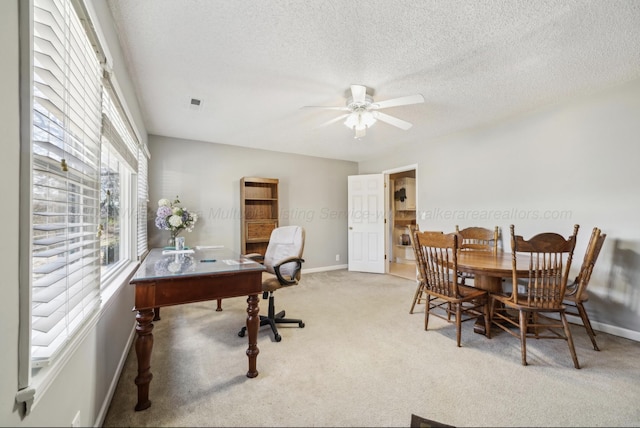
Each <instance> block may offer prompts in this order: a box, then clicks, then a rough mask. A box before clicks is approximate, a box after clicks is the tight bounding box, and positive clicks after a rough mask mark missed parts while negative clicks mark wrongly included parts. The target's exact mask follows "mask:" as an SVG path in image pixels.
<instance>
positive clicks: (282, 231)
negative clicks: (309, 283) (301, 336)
mask: <svg viewBox="0 0 640 428" xmlns="http://www.w3.org/2000/svg"><path fill="white" fill-rule="evenodd" d="M304 238H305V232H304V229H303V228H302V227H300V226H283V227H278V228H276V229H274V230H273V231H272V232H271V236H270V238H269V245H268V246H267V251H266V253H265V255H264V261H263V263H264V266H265V267H266V268H267V272H268V273H270V274H271V276H269V277H268V278H266V279H264V280H263V281H262V292H263V293H262V299H263V300H264V299H266V298H267V297H268V298H269V309H268V314H267V315H266V316H265V315H260V326H263V325H270V326H271V330H272V331H273V334H274V336H275V340H276V342H280V340H282V337H281V336H280V334H279V333H278V328H277V327H276V324H284V323H286V324H298V327H300V328H303V327H304V322H303V321H302V320H299V319H289V318H285V317H284V316H285V312H284V311H280V312H278V313H277V314H276V313H275V305H274V299H273V292H274V291H276V290H278V289H280V288H283V287H290V286H292V285H298V281H299V280H300V272H301V270H302V263H303V262H304V259H303V258H302V252H303V250H304ZM245 257H249V258H252V259H255V260H257V261H262V260H261V259H262V256H261V255H260V254H246V255H245ZM246 330H247V327H246V326H245V327H242V329H241V330H240V331H239V332H238V336H240V337H244V335H245V332H246Z"/></svg>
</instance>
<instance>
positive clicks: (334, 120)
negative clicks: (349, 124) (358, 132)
mask: <svg viewBox="0 0 640 428" xmlns="http://www.w3.org/2000/svg"><path fill="white" fill-rule="evenodd" d="M347 116H349V113H345V114H341V115H340V116H338V117H334V118H333V119H331V120H329V121H327V122H324V123H321V124H320V125H318V126H316V128H322V127H325V126H327V125H331V124H332V123H336V122H338V121H340V120H342V119H344V118H345V117H347Z"/></svg>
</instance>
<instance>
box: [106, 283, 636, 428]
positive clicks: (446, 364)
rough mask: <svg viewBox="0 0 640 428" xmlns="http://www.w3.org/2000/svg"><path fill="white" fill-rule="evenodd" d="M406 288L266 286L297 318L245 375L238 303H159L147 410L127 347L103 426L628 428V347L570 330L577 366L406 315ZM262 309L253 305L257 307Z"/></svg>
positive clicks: (547, 346)
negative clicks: (253, 373) (139, 400)
mask: <svg viewBox="0 0 640 428" xmlns="http://www.w3.org/2000/svg"><path fill="white" fill-rule="evenodd" d="M414 290H415V282H413V281H410V280H407V279H403V278H399V277H396V276H390V275H377V274H364V273H356V272H348V271H345V270H340V271H331V272H319V273H312V274H306V275H304V277H303V282H302V283H301V284H300V285H299V286H298V287H293V288H289V289H286V290H280V291H278V292H277V295H276V306H277V309H278V310H280V309H286V311H287V316H290V317H294V318H302V319H303V320H304V321H305V323H306V327H305V328H303V329H300V328H298V327H297V324H294V325H292V326H283V327H281V328H280V333H281V335H282V342H279V343H276V342H274V341H273V335H272V334H271V332H270V330H269V329H268V327H263V328H262V329H261V331H260V334H259V338H258V346H259V348H260V355H259V356H258V370H259V372H260V374H259V376H258V377H257V378H255V379H249V378H247V377H246V376H245V374H246V372H247V358H246V355H245V350H246V348H247V340H246V337H245V338H240V337H238V336H237V332H238V330H239V329H240V327H242V325H244V319H245V317H246V312H245V310H246V299H244V298H236V299H228V300H224V301H223V307H224V311H223V312H216V311H215V302H204V303H194V304H190V305H182V306H174V307H170V308H163V310H162V320H161V321H158V322H156V323H155V329H154V337H155V343H154V349H153V356H152V361H151V370H152V373H153V375H154V378H153V380H152V382H151V386H150V398H151V401H152V405H151V407H150V408H149V409H147V410H145V411H142V412H135V411H134V410H133V408H134V406H135V403H136V387H135V384H134V378H135V376H136V369H137V361H136V358H135V351H134V349H133V348H132V349H131V351H130V353H129V356H128V359H127V361H126V366H125V368H124V370H123V373H122V377H121V379H120V382H119V384H118V387H117V390H116V392H115V394H114V397H113V400H112V403H111V407H110V409H109V411H108V414H107V415H106V418H105V421H104V426H242V427H251V426H265V427H275V426H290V427H301V426H353V427H355V426H358V427H362V426H381V427H392V426H398V427H408V426H410V423H411V415H412V414H415V415H420V416H421V417H424V418H428V419H431V420H435V421H438V422H441V423H443V424H448V425H453V426H459V427H461V426H607V427H609V426H639V425H640V343H638V342H634V341H630V340H627V339H622V338H619V337H616V336H612V335H608V334H604V333H599V334H598V336H597V340H598V344H599V346H600V348H601V349H602V350H601V351H600V352H596V351H594V350H593V349H592V347H591V343H590V341H589V338H588V336H587V335H586V333H585V332H584V329H583V328H582V327H579V326H574V327H573V328H572V332H573V333H574V340H575V345H576V351H577V353H578V359H579V361H580V364H581V366H582V369H581V370H576V369H574V368H573V364H572V361H571V356H570V354H569V349H568V347H567V345H566V343H565V342H564V341H560V340H539V341H535V340H530V341H528V342H527V343H528V361H529V366H527V367H524V366H522V365H521V364H520V346H519V342H518V341H517V339H515V338H513V337H511V336H509V335H507V334H506V333H500V332H497V331H496V330H494V332H495V334H494V337H493V338H492V339H487V338H486V337H485V336H482V335H478V334H475V333H473V326H472V325H471V323H466V324H463V335H462V347H461V348H457V347H456V344H455V325H453V324H447V323H446V322H444V321H442V320H439V319H437V318H433V317H432V320H431V321H430V325H429V331H424V329H423V322H424V309H423V306H421V307H419V308H418V309H417V310H416V313H414V314H413V315H410V314H409V307H410V305H411V299H412V297H413V293H414ZM260 309H261V311H266V302H261V308H260Z"/></svg>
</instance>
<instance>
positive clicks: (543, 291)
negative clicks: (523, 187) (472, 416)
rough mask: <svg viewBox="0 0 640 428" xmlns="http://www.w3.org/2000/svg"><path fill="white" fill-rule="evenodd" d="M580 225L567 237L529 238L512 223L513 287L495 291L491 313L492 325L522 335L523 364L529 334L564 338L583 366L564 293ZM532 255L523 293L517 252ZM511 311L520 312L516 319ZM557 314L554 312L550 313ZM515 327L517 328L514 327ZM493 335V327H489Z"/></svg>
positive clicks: (525, 361)
mask: <svg viewBox="0 0 640 428" xmlns="http://www.w3.org/2000/svg"><path fill="white" fill-rule="evenodd" d="M578 228H579V226H578V225H577V224H576V225H575V226H574V228H573V235H571V236H569V238H567V239H565V238H564V237H563V236H562V235H559V234H557V233H551V232H548V233H540V234H538V235H535V236H534V237H532V238H531V239H529V240H525V239H524V238H523V237H522V236H519V235H516V234H515V228H514V226H513V225H511V227H510V229H511V253H512V272H513V273H512V280H513V289H512V291H511V293H510V294H508V295H507V294H497V293H496V294H492V295H491V304H490V309H491V310H490V316H491V321H492V326H493V325H495V326H498V327H499V328H501V329H502V330H504V331H506V332H507V333H509V334H511V335H512V336H515V337H518V338H519V339H520V348H521V354H522V365H523V366H526V365H527V337H534V338H536V339H564V340H566V341H567V343H568V345H569V351H570V352H571V357H572V358H573V365H574V366H575V368H576V369H579V368H580V364H579V363H578V357H577V356H576V350H575V348H574V346H573V338H572V337H571V330H570V329H569V322H568V321H567V317H566V314H565V309H566V306H565V305H564V304H563V303H562V302H563V300H564V297H565V292H566V287H567V280H568V278H569V269H570V267H571V260H572V259H573V251H574V249H575V246H576V236H577V234H578ZM518 254H526V255H528V256H529V257H530V261H529V266H528V270H529V275H528V277H527V278H526V283H525V284H524V285H525V286H524V293H520V292H519V287H518V281H517V280H518V277H517V273H516V272H517V270H518V269H522V267H521V266H518V265H517V255H518ZM510 311H517V312H518V319H514V318H513V316H512V315H511V313H510ZM552 314H553V315H554V316H551V315H552ZM514 327H515V329H514ZM488 336H489V337H491V330H489V329H488Z"/></svg>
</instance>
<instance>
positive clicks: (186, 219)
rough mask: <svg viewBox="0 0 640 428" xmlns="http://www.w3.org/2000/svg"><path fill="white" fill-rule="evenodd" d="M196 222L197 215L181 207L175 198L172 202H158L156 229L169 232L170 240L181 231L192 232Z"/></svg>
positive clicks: (162, 200)
mask: <svg viewBox="0 0 640 428" xmlns="http://www.w3.org/2000/svg"><path fill="white" fill-rule="evenodd" d="M196 221H198V215H197V214H195V213H193V212H191V211H189V210H187V209H186V208H184V207H181V206H180V199H178V197H177V196H176V199H175V200H173V201H170V200H169V199H165V198H163V199H160V200H159V201H158V211H157V212H156V227H157V228H158V229H160V230H170V231H171V237H172V238H175V237H176V236H177V235H178V234H179V233H180V232H182V231H183V230H186V231H187V232H191V231H193V226H194V225H195V224H196Z"/></svg>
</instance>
